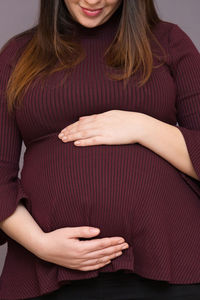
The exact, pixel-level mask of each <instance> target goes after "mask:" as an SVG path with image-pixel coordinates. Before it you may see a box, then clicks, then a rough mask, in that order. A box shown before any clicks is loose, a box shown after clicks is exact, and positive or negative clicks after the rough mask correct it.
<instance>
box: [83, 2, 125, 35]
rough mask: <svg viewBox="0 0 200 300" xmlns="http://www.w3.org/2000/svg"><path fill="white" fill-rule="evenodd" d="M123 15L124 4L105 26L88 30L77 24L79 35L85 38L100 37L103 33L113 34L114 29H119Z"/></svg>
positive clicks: (101, 25)
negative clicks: (109, 32)
mask: <svg viewBox="0 0 200 300" xmlns="http://www.w3.org/2000/svg"><path fill="white" fill-rule="evenodd" d="M121 13H122V4H121V5H120V6H119V7H118V9H117V10H116V11H115V12H114V13H113V14H112V15H111V17H110V18H109V19H108V20H107V21H106V22H105V23H103V24H100V25H98V26H96V27H93V28H88V27H85V26H83V25H82V24H80V23H77V30H78V33H79V34H80V37H84V36H91V37H92V36H94V37H95V36H99V35H101V33H104V32H105V31H107V30H108V31H109V30H111V32H112V31H113V30H114V29H117V27H118V25H119V21H120V17H121Z"/></svg>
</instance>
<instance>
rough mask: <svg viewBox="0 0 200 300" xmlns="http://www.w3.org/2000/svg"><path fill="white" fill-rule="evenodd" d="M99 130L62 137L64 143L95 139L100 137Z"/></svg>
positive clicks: (84, 131)
mask: <svg viewBox="0 0 200 300" xmlns="http://www.w3.org/2000/svg"><path fill="white" fill-rule="evenodd" d="M99 132H100V131H99V130H97V129H90V130H82V131H78V132H75V133H73V134H67V135H64V136H63V137H62V141H63V142H71V141H76V140H82V139H88V138H94V137H95V136H98V135H99Z"/></svg>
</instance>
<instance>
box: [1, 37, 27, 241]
mask: <svg viewBox="0 0 200 300" xmlns="http://www.w3.org/2000/svg"><path fill="white" fill-rule="evenodd" d="M15 52H16V45H15V42H14V40H13V39H11V40H10V41H9V42H8V43H6V45H5V46H4V47H3V49H1V52H0V222H2V221H3V220H4V219H6V218H8V217H9V216H10V215H12V214H13V213H14V211H15V210H16V208H17V206H18V203H19V201H20V200H22V199H27V196H26V194H25V192H24V191H23V189H22V186H21V182H20V179H19V178H18V171H19V159H20V153H21V147H22V138H21V135H20V131H19V129H18V127H17V123H16V120H15V117H14V116H13V115H10V114H9V113H8V110H7V99H6V96H5V90H6V86H7V82H8V79H9V76H10V73H11V69H12V68H11V65H10V64H9V61H10V59H11V58H13V57H14V55H15ZM7 238H8V236H7V234H6V233H4V232H3V230H1V229H0V245H3V244H5V243H6V242H7Z"/></svg>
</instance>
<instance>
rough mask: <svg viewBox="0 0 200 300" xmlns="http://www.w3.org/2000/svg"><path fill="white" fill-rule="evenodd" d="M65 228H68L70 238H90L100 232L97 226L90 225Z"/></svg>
mask: <svg viewBox="0 0 200 300" xmlns="http://www.w3.org/2000/svg"><path fill="white" fill-rule="evenodd" d="M67 229H68V232H67V233H68V236H69V237H70V238H74V237H77V238H79V237H85V238H90V237H93V236H96V235H98V234H99V233H100V229H99V228H96V227H90V226H80V227H68V228H67Z"/></svg>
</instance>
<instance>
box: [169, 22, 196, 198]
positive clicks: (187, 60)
mask: <svg viewBox="0 0 200 300" xmlns="http://www.w3.org/2000/svg"><path fill="white" fill-rule="evenodd" d="M169 52H170V59H171V61H170V67H171V72H172V76H173V78H174V81H175V85H176V92H177V97H176V115H177V122H178V126H177V128H178V129H179V130H180V131H181V133H182V135H183V137H184V140H185V143H186V146H187V150H188V153H189V156H190V159H191V162H192V165H193V167H194V170H195V172H196V174H197V176H198V179H194V178H193V177H191V176H188V175H187V174H185V173H182V172H180V174H181V176H182V177H183V178H184V180H185V181H186V182H187V183H188V184H189V185H190V187H191V188H192V189H193V190H194V191H195V192H196V193H197V195H198V196H199V197H200V53H199V51H198V50H197V48H196V46H195V45H194V44H193V42H192V41H191V39H190V38H189V36H188V35H187V34H186V33H185V32H184V31H183V30H182V29H181V28H180V27H179V26H178V25H174V26H173V28H172V30H171V32H170V36H169Z"/></svg>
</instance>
